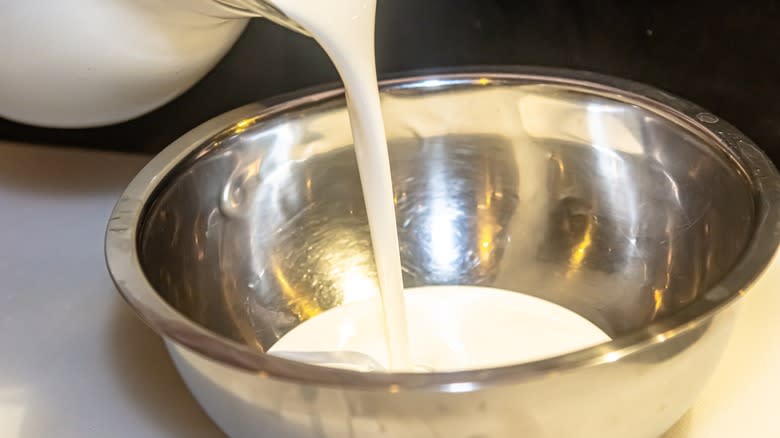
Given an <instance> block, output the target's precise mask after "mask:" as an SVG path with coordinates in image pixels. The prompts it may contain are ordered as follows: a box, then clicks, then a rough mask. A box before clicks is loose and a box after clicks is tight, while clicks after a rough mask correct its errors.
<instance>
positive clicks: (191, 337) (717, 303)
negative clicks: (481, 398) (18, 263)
mask: <svg viewBox="0 0 780 438" xmlns="http://www.w3.org/2000/svg"><path fill="white" fill-rule="evenodd" d="M513 82H514V83H518V84H521V83H534V84H551V85H558V86H566V87H569V88H576V89H578V90H579V91H583V92H588V93H593V94H597V95H602V96H605V97H608V98H610V99H613V100H618V101H621V102H624V103H629V104H632V105H637V106H640V107H641V108H643V109H645V110H649V111H652V112H654V113H656V114H658V115H659V116H661V117H663V118H665V119H668V120H671V121H672V122H675V123H677V124H678V125H681V126H683V127H684V128H685V129H687V130H689V131H692V132H694V133H696V134H698V135H700V136H702V139H703V140H705V141H706V140H708V143H710V145H711V146H713V147H717V148H719V149H721V150H722V151H723V152H725V153H726V154H727V156H728V157H730V158H731V161H732V164H733V165H735V166H737V169H735V170H736V171H738V172H741V173H742V174H743V176H744V177H745V178H746V181H747V182H748V184H749V186H750V188H751V190H752V194H753V197H754V205H755V224H754V232H753V234H752V235H751V238H750V240H749V241H748V242H747V245H746V247H745V249H744V250H743V253H742V256H741V258H740V259H739V260H738V261H737V262H736V264H735V265H734V266H733V267H732V269H731V270H730V271H729V272H727V273H726V274H725V276H724V277H723V279H722V280H721V281H720V282H719V283H717V284H716V285H714V286H713V287H712V288H711V289H710V290H708V291H706V292H704V293H703V295H702V298H701V299H698V300H696V301H694V302H693V303H691V304H690V305H688V306H686V307H684V308H683V309H681V310H680V311H678V312H676V313H674V314H672V315H669V316H668V317H665V318H662V319H659V320H658V321H655V322H653V323H651V324H650V325H648V326H646V327H644V328H642V329H640V330H637V331H634V332H632V333H629V334H625V335H621V336H618V337H616V338H615V339H613V340H612V341H609V342H606V343H603V344H599V345H596V346H593V347H589V348H586V349H583V350H579V351H575V352H571V353H567V354H564V355H561V356H555V357H551V358H548V359H543V360H538V361H534V362H527V363H520V364H515V365H508V366H501V367H495V368H486V369H478V370H466V371H455V372H435V373H425V374H420V373H417V374H415V373H361V372H356V371H349V370H341V369H335V368H326V367H321V366H316V365H310V364H306V363H302V362H296V361H292V360H288V359H283V358H280V357H275V356H272V355H268V354H265V353H261V352H258V351H256V350H253V349H250V348H249V347H247V346H245V345H242V344H240V343H238V342H235V341H232V340H229V339H227V338H224V337H222V336H220V335H218V334H216V333H214V332H211V331H210V330H208V329H206V328H204V327H202V326H200V325H199V324H197V323H195V322H193V321H191V320H190V319H188V318H187V317H185V316H184V315H182V314H181V313H179V312H178V311H177V310H176V309H174V308H173V307H172V306H170V305H169V304H168V303H167V302H166V301H165V300H164V299H163V298H162V297H161V296H160V295H159V294H158V293H157V292H156V291H155V289H154V288H153V287H152V285H151V284H150V283H149V281H148V280H147V278H146V276H145V274H144V272H143V269H142V268H141V263H140V260H139V257H138V242H137V239H138V236H139V233H140V231H141V227H142V225H143V220H144V215H145V213H146V210H147V208H148V206H149V205H150V204H151V203H153V202H154V200H155V198H156V194H157V193H158V192H159V190H160V189H161V188H162V187H164V186H165V184H166V182H167V181H168V178H169V177H170V176H171V174H172V173H175V171H176V169H177V168H178V167H179V166H180V165H181V164H182V163H184V162H186V160H188V159H193V158H194V159H197V158H199V157H202V156H203V155H205V154H207V153H208V152H209V150H211V148H210V147H208V146H209V145H212V146H213V144H214V143H215V139H216V138H219V137H220V136H225V135H229V134H231V133H233V134H235V133H237V131H236V129H237V127H241V125H242V124H243V126H244V127H246V126H247V125H251V124H254V123H257V122H259V121H262V120H267V119H269V118H271V117H273V116H275V115H279V114H281V113H284V112H287V111H291V110H295V109H298V108H301V107H304V106H306V105H310V104H313V103H318V102H322V101H325V100H328V99H333V98H339V97H343V89H342V88H341V87H340V86H338V87H335V88H334V87H333V86H329V87H327V88H325V87H315V88H309V89H305V90H300V91H297V92H293V93H288V94H284V95H281V96H278V97H276V98H273V99H269V100H267V101H265V102H264V103H263V104H257V103H256V104H250V105H246V106H243V107H241V108H238V109H236V110H233V111H230V112H227V113H225V114H222V115H220V116H217V117H215V118H213V119H211V120H208V121H207V122H205V123H203V124H201V125H200V126H198V127H196V128H194V129H192V130H191V131H189V132H188V133H186V134H184V135H183V136H182V137H180V138H179V139H177V140H176V141H174V142H173V143H172V144H171V145H170V146H168V147H166V148H165V149H164V150H163V151H161V152H160V153H159V154H158V155H157V156H155V157H154V158H153V159H152V160H151V161H150V162H149V163H148V164H147V165H146V166H145V167H144V168H143V169H142V170H141V171H140V172H139V173H138V174H137V175H136V177H135V178H134V179H133V180H132V182H131V183H130V184H129V185H128V186H127V188H126V189H125V191H124V193H123V194H122V195H121V197H120V198H119V200H118V202H117V203H116V206H115V207H114V210H113V212H112V213H111V216H110V219H109V222H108V226H107V231H106V238H105V256H106V264H107V267H108V271H109V273H110V275H111V278H112V280H113V281H114V283H115V285H116V287H117V289H118V290H119V292H120V294H121V295H122V296H123V297H124V299H125V300H126V301H127V303H128V304H129V305H130V306H131V307H132V308H133V309H134V310H135V312H136V313H137V314H138V315H139V317H140V318H141V319H142V320H143V321H144V322H145V323H146V324H147V325H148V326H150V327H151V328H152V329H153V330H154V331H155V332H156V333H157V334H159V335H160V336H162V337H163V338H164V339H166V341H172V342H173V343H175V344H178V345H179V346H183V347H185V348H187V349H189V350H191V351H193V352H196V353H198V354H200V355H202V356H204V357H206V358H209V359H211V360H212V361H216V362H218V363H221V364H224V365H228V366H231V367H234V368H238V369H242V370H244V371H246V372H249V373H255V374H257V375H258V376H259V377H273V378H276V379H282V380H290V381H295V382H305V383H309V384H319V385H332V386H339V387H357V388H362V389H378V390H385V391H390V392H398V391H402V390H419V389H426V390H435V391H440V392H469V391H474V390H478V389H480V388H483V387H486V386H490V385H495V384H498V383H506V382H507V381H514V382H517V381H523V380H527V379H531V378H535V377H541V376H545V375H551V374H559V373H561V372H566V371H570V370H576V369H581V368H586V367H591V366H597V365H600V364H605V363H610V362H615V361H618V360H620V359H621V358H623V357H626V356H628V355H631V354H634V353H636V352H638V351H641V350H644V349H647V348H650V347H651V346H653V345H656V344H659V343H662V342H665V341H666V340H668V339H671V338H674V337H677V336H681V335H683V334H685V333H687V332H689V331H691V330H695V329H697V328H701V326H702V325H703V324H706V323H707V322H708V321H709V320H710V319H711V318H713V317H714V316H715V315H716V314H717V313H719V312H720V311H722V310H724V309H725V308H727V307H728V305H729V304H731V303H733V302H734V301H736V300H737V299H738V298H739V297H741V296H743V295H745V294H746V292H747V289H748V288H749V287H750V286H751V285H752V283H753V282H754V281H755V280H756V279H757V278H758V277H759V275H760V274H761V273H762V272H763V271H764V270H765V269H766V267H767V266H768V265H769V263H770V262H771V260H772V258H773V257H774V254H775V252H776V250H777V247H778V242H780V203H779V202H778V200H780V176H779V175H778V172H777V170H776V169H775V167H774V165H773V164H772V162H771V161H770V160H769V158H768V157H767V156H766V155H765V154H764V153H763V152H762V151H761V150H760V149H759V148H758V147H756V146H755V145H754V144H753V143H752V142H751V141H750V140H749V139H748V138H747V137H746V136H745V135H744V134H742V133H741V132H740V131H738V130H737V129H736V128H734V127H733V126H732V125H730V124H729V123H727V122H725V121H723V120H722V119H720V118H718V117H717V116H715V115H713V114H711V113H709V112H707V111H706V110H704V109H703V108H701V107H699V106H697V105H695V104H693V103H691V102H688V101H686V100H684V99H681V98H678V97H676V96H673V95H671V94H668V93H666V92H664V91H661V90H658V89H656V88H654V87H651V86H648V85H644V84H640V83H637V82H634V81H630V80H625V79H619V78H615V77H611V76H606V75H602V74H597V73H592V72H585V71H576V70H566V69H557V68H547V67H522V66H516V67H507V66H502V67H485V66H480V67H467V68H458V69H446V70H442V69H438V70H433V71H430V70H428V71H423V72H417V73H411V74H409V73H407V74H405V75H397V76H396V77H395V78H394V79H390V80H385V81H381V82H380V87H381V88H382V89H388V88H393V89H399V88H405V87H423V88H425V87H429V88H430V87H438V86H454V85H460V84H463V85H486V84H487V85H490V84H501V83H513ZM323 89H324V91H323Z"/></svg>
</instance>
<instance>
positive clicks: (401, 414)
mask: <svg viewBox="0 0 780 438" xmlns="http://www.w3.org/2000/svg"><path fill="white" fill-rule="evenodd" d="M737 308H738V307H737V306H732V307H730V308H729V309H728V310H727V311H725V312H721V313H719V314H718V315H716V316H714V318H713V319H711V320H708V321H707V322H706V323H705V324H702V325H699V327H698V328H697V329H696V330H692V331H688V332H686V333H685V334H683V335H682V336H679V337H676V338H674V341H673V342H667V343H659V344H654V345H653V346H651V347H649V348H646V349H643V350H639V351H635V352H634V353H632V354H629V355H628V356H625V357H623V358H622V359H621V360H619V361H615V362H611V363H603V364H601V365H599V366H595V367H589V368H581V369H577V370H572V371H570V372H564V373H560V374H558V373H556V374H550V375H546V376H537V377H536V378H533V379H529V380H527V381H525V382H522V383H516V384H508V385H502V386H491V387H486V388H481V389H477V390H472V388H471V387H470V386H469V384H468V383H461V384H454V385H450V386H449V387H448V388H447V391H443V392H431V391H425V390H420V391H400V392H398V393H388V392H386V391H381V390H363V389H358V388H354V387H353V388H340V387H331V386H322V385H301V384H296V383H294V382H289V381H282V380H278V379H275V378H273V377H270V376H262V375H261V376H258V375H257V374H256V373H251V372H247V371H244V370H239V369H236V368H232V367H229V366H226V365H223V364H220V363H217V362H214V361H212V360H210V359H208V358H205V357H203V356H201V355H200V354H198V353H195V352H192V351H191V350H189V349H187V348H185V347H182V346H181V345H179V344H176V343H175V342H173V341H171V340H169V339H166V344H167V346H168V350H169V352H170V353H171V356H172V357H173V359H174V362H175V364H176V367H177V369H178V370H179V372H180V373H181V375H182V376H183V378H184V381H185V382H186V384H187V386H188V387H189V388H190V391H191V392H192V393H193V394H194V396H195V397H196V399H197V400H198V402H199V403H200V404H201V405H202V406H203V407H204V409H205V410H206V412H207V413H208V414H209V416H210V417H211V418H212V419H213V420H214V421H215V422H216V423H217V424H218V425H219V426H220V428H221V429H222V430H223V431H225V432H226V433H227V434H228V435H229V436H231V437H235V438H244V437H246V438H250V437H254V436H257V434H258V433H260V432H262V433H263V434H264V436H265V435H267V436H273V437H278V438H304V437H312V436H318V437H333V438H336V437H346V436H355V437H368V436H403V437H407V438H431V437H436V436H446V437H449V438H473V437H491V438H514V437H517V436H523V437H527V438H537V437H538V438H543V437H568V436H582V437H590V436H594V437H595V436H598V437H601V438H625V437H628V436H630V437H637V438H656V437H658V436H660V435H661V434H663V432H665V431H666V430H667V429H669V428H670V427H671V426H672V425H673V424H674V423H675V422H676V421H677V420H678V419H679V418H680V417H682V415H683V414H684V413H685V412H686V411H687V410H688V409H689V408H690V406H691V404H692V403H693V401H694V400H695V398H696V396H697V395H698V394H699V392H700V391H701V389H702V388H703V386H704V384H705V383H706V381H707V380H708V379H709V377H710V375H711V373H712V371H713V370H714V368H715V366H716V365H717V363H718V359H719V357H720V355H721V353H722V351H723V348H724V346H725V344H726V342H725V340H726V338H727V337H728V335H729V333H730V332H731V329H732V326H733V320H734V318H733V316H734V314H735V313H736V309H737Z"/></svg>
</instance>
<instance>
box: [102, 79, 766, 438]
mask: <svg viewBox="0 0 780 438" xmlns="http://www.w3.org/2000/svg"><path fill="white" fill-rule="evenodd" d="M506 70H507V69H505V71H504V72H503V73H495V72H494V73H486V72H482V73H480V72H471V73H461V74H443V75H434V76H424V77H411V78H405V79H400V80H394V81H390V82H386V83H384V85H383V90H384V97H383V105H384V111H385V116H386V120H387V133H388V137H389V141H390V155H391V158H392V171H393V178H394V183H395V193H396V202H397V214H398V224H399V229H398V232H399V235H400V241H401V245H402V259H403V265H404V281H405V283H406V285H407V286H420V285H433V284H466V285H482V286H495V287H498V288H503V289H509V290H515V291H519V292H523V293H526V294H531V295H536V296H539V297H542V298H544V299H547V300H550V301H552V302H555V303H558V304H561V305H563V306H565V307H567V308H569V309H572V310H574V311H576V312H578V313H579V314H581V315H583V316H585V317H587V318H588V319H590V320H591V321H592V322H594V323H595V324H597V325H598V326H599V327H601V328H602V329H603V330H605V331H606V332H607V333H609V334H610V335H611V336H612V337H613V338H614V340H613V341H612V342H609V343H606V344H602V345H599V346H596V347H593V348H589V349H586V350H583V351H578V352H574V353H571V354H567V355H564V356H560V357H555V358H551V359H547V360H542V361H538V362H534V363H526V364H518V365H515V366H508V367H502V368H495V369H485V370H478V371H468V372H454V373H433V374H379V373H377V374H374V373H362V374H361V373H357V372H351V371H346V370H335V369H327V368H321V367H317V366H314V365H309V364H304V363H298V362H293V361H288V360H285V359H281V358H275V357H271V356H268V355H266V354H264V353H263V351H265V350H266V349H268V347H270V346H271V345H273V343H274V342H275V341H276V340H277V339H279V337H280V336H282V335H284V334H285V333H286V332H287V331H289V330H291V329H292V328H293V327H295V326H296V325H297V324H299V323H300V322H301V321H304V320H306V319H307V318H311V317H313V316H314V315H317V314H318V313H320V312H322V311H324V310H326V309H329V308H332V307H334V306H338V305H340V304H341V303H344V302H349V301H353V300H359V299H363V298H366V297H368V296H372V295H373V294H376V293H377V290H376V283H375V271H374V265H373V262H372V256H371V248H370V239H369V230H368V227H367V223H366V217H365V211H364V203H363V197H362V195H361V190H360V184H359V179H358V173H357V168H356V164H355V157H354V151H353V149H352V144H351V136H350V131H349V124H348V119H347V113H346V111H345V106H344V105H345V104H344V98H343V94H342V92H341V91H340V90H332V91H324V92H316V93H313V94H309V95H305V96H303V97H300V96H299V97H289V96H288V97H287V98H285V99H282V100H280V101H278V102H279V103H275V104H270V105H269V106H260V105H255V106H249V107H245V108H242V109H239V110H236V111H233V112H231V113H228V114H226V115H224V116H221V117H218V118H216V119H214V120H212V121H209V122H207V123H205V124H204V125H202V126H200V127H198V128H196V129H195V130H193V131H191V132H190V133H188V134H187V135H185V136H184V137H182V138H181V139H180V140H178V141H177V142H175V143H174V144H173V145H171V146H170V147H168V148H167V149H166V150H164V151H163V152H162V153H161V154H160V155H159V156H157V157H156V158H155V159H154V160H152V162H151V163H150V164H149V165H148V166H147V167H146V168H144V169H143V171H142V172H141V173H140V174H139V175H138V176H137V177H136V178H135V180H133V182H132V183H131V184H130V186H129V187H128V188H127V191H126V192H125V193H124V194H123V195H122V197H121V199H120V200H119V203H118V204H117V206H116V210H115V211H114V213H113V215H112V217H111V220H110V223H109V227H108V234H107V241H106V252H107V259H108V266H109V269H110V271H111V274H112V276H113V278H114V280H115V282H116V284H117V286H118V288H119V290H120V291H121V293H122V294H123V295H124V297H125V298H126V299H127V301H128V302H129V303H130V305H131V306H132V307H134V308H135V310H136V311H137V312H138V314H139V315H140V316H141V318H143V319H144V320H145V321H146V322H147V323H148V324H149V325H150V326H151V327H152V328H153V329H154V330H156V331H157V332H158V333H159V334H160V335H161V336H162V337H163V338H164V339H165V342H166V343H167V345H168V348H169V350H170V353H171V355H172V356H173V359H174V361H175V363H176V365H177V367H178V369H179V371H180V372H181V374H182V375H183V376H184V379H185V381H186V382H187V385H189V387H190V389H191V390H192V392H193V394H194V395H195V397H196V398H197V399H198V401H199V402H200V403H201V404H202V405H203V407H204V408H205V410H206V411H207V412H208V413H209V414H210V415H211V417H212V418H213V419H214V420H215V421H216V422H217V423H218V424H219V425H220V426H221V427H222V429H223V430H224V431H225V432H227V433H228V434H229V435H231V436H234V437H250V436H261V437H272V438H286V437H359V438H365V437H379V436H387V437H405V438H414V437H426V438H427V437H447V438H487V437H490V438H501V437H512V438H514V437H525V438H529V437H600V438H608V437H619V438H625V437H657V436H658V435H660V434H662V433H663V432H664V431H665V430H666V429H667V428H669V427H670V426H671V425H672V424H673V423H674V422H675V421H676V420H677V419H678V418H679V417H680V416H681V415H682V414H683V413H684V412H685V411H686V410H687V409H688V407H689V406H690V405H691V403H692V402H693V400H694V398H695V397H696V395H697V393H698V392H699V390H700V389H701V388H702V386H703V385H704V383H705V381H706V379H707V377H708V375H709V374H710V372H711V371H712V370H713V367H714V366H715V365H716V363H717V362H718V358H719V355H720V354H721V351H722V349H723V347H724V344H725V341H726V339H727V336H728V334H729V331H730V329H731V326H732V320H733V315H734V309H735V306H732V305H731V304H732V303H733V302H734V301H735V299H736V298H738V297H739V296H741V295H743V294H744V293H745V292H746V289H747V287H748V286H749V285H750V284H751V282H752V281H753V280H754V279H755V278H756V277H757V276H758V275H759V274H760V273H761V271H762V270H763V269H764V268H765V267H766V266H767V264H768V262H769V261H770V258H771V257H772V256H773V254H774V252H775V250H776V249H777V246H778V236H779V231H778V230H779V229H780V228H779V226H780V223H779V222H778V194H780V186H779V184H780V182H779V181H780V179H779V178H778V173H777V171H776V170H775V168H774V167H773V166H772V164H771V163H770V161H769V160H768V159H767V158H766V157H765V156H764V155H763V154H762V153H761V152H760V151H759V150H758V149H757V148H756V147H755V146H754V145H753V144H752V143H751V142H750V140H748V139H747V138H746V137H745V136H743V135H742V134H741V133H739V132H738V131H736V130H735V129H734V128H733V127H731V126H730V125H728V124H727V123H725V122H723V121H722V120H720V119H718V118H717V117H716V116H714V115H712V114H710V113H707V112H704V111H703V110H702V109H701V108H699V107H697V106H695V105H692V104H690V103H688V102H685V101H682V100H680V99H678V98H675V97H672V96H669V95H668V94H665V93H663V92H661V91H658V90H654V89H652V88H649V87H646V86H643V85H639V84H636V83H631V82H627V81H622V80H618V79H613V78H608V77H603V76H597V75H592V74H586V73H577V72H567V71H558V70H540V69H516V70H511V71H506ZM441 299H442V300H446V299H447V296H446V294H442V297H441ZM435 311H437V309H431V312H435ZM485 323H486V324H490V321H485Z"/></svg>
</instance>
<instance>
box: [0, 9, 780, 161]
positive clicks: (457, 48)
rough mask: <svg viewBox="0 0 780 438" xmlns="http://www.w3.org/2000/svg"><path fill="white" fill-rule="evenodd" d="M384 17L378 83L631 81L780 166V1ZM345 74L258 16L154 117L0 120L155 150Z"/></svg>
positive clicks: (0, 124) (5, 132)
mask: <svg viewBox="0 0 780 438" xmlns="http://www.w3.org/2000/svg"><path fill="white" fill-rule="evenodd" d="M323 1H325V0H323ZM377 15H378V21H377V27H378V28H377V52H378V55H377V62H378V68H379V71H380V76H382V75H384V74H388V73H396V72H402V71H406V70H416V69H426V68H435V67H453V66H461V65H485V64H489V65H501V64H507V65H509V64H524V65H544V66H557V67H567V68H576V69H585V70H590V71H595V72H600V73H606V74H611V75H616V76H621V77H625V78H629V79H633V80H637V81H640V82H645V83H647V84H650V85H654V86H656V87H659V88H662V89H665V90H666V91H669V92H671V93H673V94H676V95H678V96H681V97H684V98H687V99H689V100H692V101H694V102H696V103H698V104H699V105H701V106H703V107H705V108H708V109H709V110H711V111H712V112H714V113H715V114H717V115H719V116H720V117H722V118H724V119H726V120H728V121H730V122H731V123H733V124H734V125H736V126H737V127H738V128H740V129H741V130H743V131H744V132H745V133H747V134H748V136H750V137H751V138H752V139H753V140H754V141H755V142H756V143H758V145H759V146H761V147H762V148H763V149H764V150H766V151H767V152H768V153H769V155H770V156H771V157H772V159H773V160H774V161H775V162H776V163H778V162H780V2H778V1H773V0H755V1H750V0H747V1H738V0H735V1H729V2H725V1H715V0H713V1H698V0H696V1H648V0H644V1H638V0H637V1H633V0H379V11H378V14H377ZM337 79H338V78H337V76H336V72H335V70H334V69H333V67H332V65H331V64H330V62H329V61H328V59H327V58H326V56H325V55H324V53H322V52H321V51H320V49H319V48H318V47H317V46H316V44H315V43H314V42H313V41H312V40H309V39H307V38H305V37H303V36H300V35H297V34H294V33H292V32H290V31H287V30H284V29H282V28H280V27H277V26H275V25H273V24H271V23H269V22H266V21H264V20H254V21H253V22H252V23H250V25H249V27H248V28H247V30H246V32H245V33H244V35H243V36H242V38H241V39H240V40H239V41H238V43H237V44H236V46H235V47H234V48H233V50H232V51H231V52H230V53H229V54H228V55H227V57H226V58H225V59H224V60H223V62H221V63H220V64H219V65H218V66H217V67H216V68H215V69H214V70H213V71H212V72H211V73H210V74H209V75H208V76H207V77H206V78H205V79H204V80H202V81H201V82H200V83H198V84H197V85H196V86H195V87H194V88H193V89H191V90H190V91H188V92H187V93H185V94H184V95H182V96H181V97H179V98H178V99H176V100H175V101H173V102H171V103H170V104H168V105H166V106H165V107H163V108H161V109H159V110H157V111H154V112H153V113H150V114H148V115H145V116H143V117H141V118H138V119H135V120H132V121H130V122H126V123H123V124H120V125H115V126H111V127H105V128H98V129H85V130H60V129H41V128H34V127H29V126H24V125H19V124H15V123H11V122H9V121H5V120H2V119H0V138H2V139H12V140H20V141H26V142H40V143H48V144H62V145H71V146H79V147H94V148H103V149H113V150H124V151H133V152H150V153H151V152H156V151H159V150H160V149H161V148H163V147H165V146H166V145H167V144H168V143H170V142H171V141H172V140H174V139H175V138H176V137H178V136H179V135H181V134H182V133H184V132H186V131H187V130H189V129H190V128H192V127H194V126H195V125H197V124H199V123H200V122H203V121H205V120H207V119H209V118H211V117H213V116H215V115H217V114H219V113H222V112H224V111H227V110H230V109H232V108H235V107H238V106H241V105H243V104H245V103H248V102H251V101H256V100H260V99H263V98H267V97H270V96H273V95H276V94H280V93H283V92H287V91H292V90H295V89H298V88H302V87H305V86H311V85H316V84H322V83H326V82H332V81H336V80H337Z"/></svg>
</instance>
